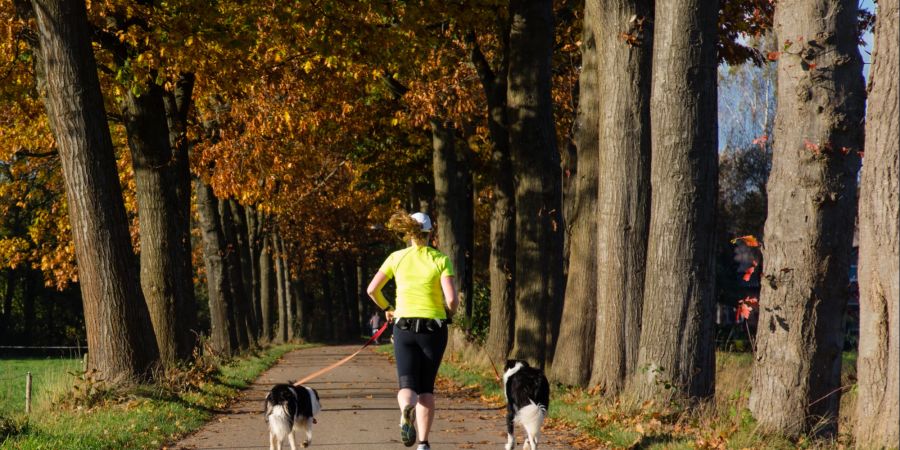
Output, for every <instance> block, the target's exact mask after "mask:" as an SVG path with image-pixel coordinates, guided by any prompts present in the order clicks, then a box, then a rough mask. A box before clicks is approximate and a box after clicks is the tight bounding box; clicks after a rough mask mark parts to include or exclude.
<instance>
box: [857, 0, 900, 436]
mask: <svg viewBox="0 0 900 450" xmlns="http://www.w3.org/2000/svg"><path fill="white" fill-rule="evenodd" d="M898 25H900V6H898V2H897V0H881V1H879V2H878V15H877V19H876V23H875V51H874V53H873V54H872V58H873V63H872V71H871V72H870V73H869V76H870V77H871V78H870V79H871V81H870V83H871V85H870V88H869V102H868V107H867V111H866V115H867V117H866V153H865V155H866V157H865V161H864V163H863V168H862V182H861V186H860V190H861V192H860V196H859V201H860V205H859V286H860V299H859V323H860V325H859V329H860V336H859V359H858V360H857V363H856V364H857V370H856V372H857V375H858V377H859V383H858V387H859V394H858V397H857V403H856V404H857V410H856V443H857V445H858V446H859V447H860V448H890V447H892V446H896V445H897V443H898V442H900V429H898V427H900V345H898V344H900V277H898V275H897V274H898V273H900V244H898V239H900V238H898V235H897V234H898V232H897V230H898V229H900V185H898V184H900V162H898V161H900V148H898V147H900V123H898V122H900V110H898V109H900V106H898V105H900V86H898V83H900V51H898V46H897V42H898V39H900V36H898V35H900V31H898V30H900V28H898Z"/></svg>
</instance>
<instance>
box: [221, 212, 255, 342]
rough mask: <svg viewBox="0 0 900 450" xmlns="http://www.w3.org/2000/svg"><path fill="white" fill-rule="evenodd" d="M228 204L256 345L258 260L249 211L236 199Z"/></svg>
mask: <svg viewBox="0 0 900 450" xmlns="http://www.w3.org/2000/svg"><path fill="white" fill-rule="evenodd" d="M228 205H229V206H230V207H231V218H232V219H231V220H232V223H233V224H234V241H235V243H236V248H237V250H238V252H237V256H238V258H239V262H240V267H241V285H242V286H243V288H244V298H245V299H246V301H247V305H246V307H245V308H244V310H245V311H246V312H247V317H246V321H247V329H248V331H247V333H248V338H249V339H250V345H255V342H253V341H255V340H256V336H258V335H259V327H258V325H257V324H256V322H257V316H256V306H255V305H256V304H258V303H259V302H258V300H257V297H256V289H255V285H254V283H253V278H254V272H255V271H254V269H253V266H254V264H255V263H254V261H256V260H255V259H253V257H252V254H251V252H250V241H249V236H250V233H249V230H248V227H247V212H246V210H245V209H244V206H243V205H241V204H240V203H238V202H237V201H235V200H234V199H229V200H228Z"/></svg>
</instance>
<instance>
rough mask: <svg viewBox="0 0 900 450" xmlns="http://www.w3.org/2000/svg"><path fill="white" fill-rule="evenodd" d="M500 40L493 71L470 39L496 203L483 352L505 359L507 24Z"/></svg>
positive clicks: (511, 193)
mask: <svg viewBox="0 0 900 450" xmlns="http://www.w3.org/2000/svg"><path fill="white" fill-rule="evenodd" d="M500 30H501V31H500V38H501V42H502V44H503V46H502V47H503V49H502V53H501V59H500V64H499V65H498V67H497V70H496V71H494V70H492V69H491V67H490V65H489V64H488V62H487V60H486V59H485V57H484V55H483V54H482V53H481V49H480V48H479V47H478V45H477V44H476V43H475V41H474V37H473V38H472V39H471V41H472V50H471V53H470V59H471V60H472V63H473V64H474V66H475V68H476V70H477V72H478V76H479V79H480V80H481V86H482V87H483V88H484V94H485V98H486V99H487V106H488V115H487V122H488V131H489V132H490V136H491V144H492V149H491V159H490V174H491V195H492V196H493V200H494V205H493V209H492V210H491V219H490V237H491V238H490V239H491V240H490V242H491V254H490V259H489V260H488V271H489V273H490V283H491V323H490V329H489V330H488V336H487V340H486V342H485V350H486V351H487V352H488V355H490V356H491V358H493V360H494V361H503V360H505V359H506V357H507V355H508V354H509V351H510V350H511V349H512V344H513V336H514V334H513V332H514V330H515V309H516V296H515V272H516V267H515V261H516V222H515V221H516V211H515V195H516V191H515V184H514V183H513V175H512V174H513V168H512V160H511V159H510V153H509V128H508V124H507V122H508V120H507V110H506V108H507V102H506V90H507V75H508V73H509V24H503V25H502V26H501V27H500Z"/></svg>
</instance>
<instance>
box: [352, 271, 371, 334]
mask: <svg viewBox="0 0 900 450" xmlns="http://www.w3.org/2000/svg"><path fill="white" fill-rule="evenodd" d="M368 297H369V296H368V294H366V273H365V259H364V257H363V256H358V257H357V258H356V304H357V310H358V313H357V315H356V317H357V324H359V325H358V326H359V329H360V330H368V328H369V326H368V317H369V312H368V311H369V308H371V307H372V306H371V304H370V303H369V298H368Z"/></svg>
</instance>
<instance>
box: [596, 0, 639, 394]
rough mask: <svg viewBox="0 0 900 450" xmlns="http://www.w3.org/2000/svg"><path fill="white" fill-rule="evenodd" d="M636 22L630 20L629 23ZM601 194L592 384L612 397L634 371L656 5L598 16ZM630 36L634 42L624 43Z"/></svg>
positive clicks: (609, 9) (628, 2) (622, 6)
mask: <svg viewBox="0 0 900 450" xmlns="http://www.w3.org/2000/svg"><path fill="white" fill-rule="evenodd" d="M632 18H634V19H632ZM597 21H598V24H597V28H596V30H597V33H598V34H597V36H598V37H597V43H598V48H599V51H598V52H599V55H600V56H599V67H603V68H604V71H603V76H602V77H601V78H600V82H599V86H598V90H599V92H598V96H599V98H600V99H603V101H602V102H601V103H600V106H599V108H600V111H599V118H600V121H599V131H600V132H599V142H601V143H602V150H601V151H600V162H599V171H600V174H599V181H600V187H599V193H598V197H597V235H596V236H597V245H598V247H597V261H596V270H597V293H596V295H597V316H596V320H597V324H596V326H597V336H596V340H595V342H594V355H593V368H592V372H591V383H590V384H591V385H595V386H596V385H600V386H602V387H603V388H604V389H605V390H606V392H607V393H610V394H616V393H618V392H620V391H621V390H622V388H624V386H625V380H627V379H629V378H630V377H631V375H632V374H633V373H634V370H635V366H636V365H637V359H638V348H639V346H640V339H641V312H642V309H643V303H644V301H643V298H644V274H645V270H646V258H647V230H648V227H649V225H650V75H651V70H650V64H651V62H652V57H653V28H652V23H653V2H652V1H649V0H617V1H615V2H612V3H611V4H607V5H606V7H605V8H603V9H602V10H599V13H598V17H597ZM619 33H626V34H630V36H632V37H633V38H634V40H633V41H631V42H629V41H627V40H623V39H621V37H620V35H619Z"/></svg>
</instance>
